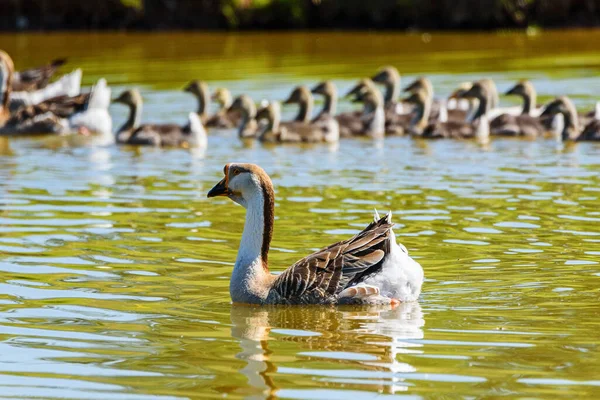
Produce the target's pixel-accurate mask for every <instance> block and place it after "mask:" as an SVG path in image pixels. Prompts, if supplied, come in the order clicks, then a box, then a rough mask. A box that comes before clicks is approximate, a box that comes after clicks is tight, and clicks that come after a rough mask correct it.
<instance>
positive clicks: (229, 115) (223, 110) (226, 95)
mask: <svg viewBox="0 0 600 400" xmlns="http://www.w3.org/2000/svg"><path fill="white" fill-rule="evenodd" d="M210 99H211V100H213V101H216V102H217V103H218V104H219V110H218V111H217V113H216V114H215V115H213V116H212V117H211V118H210V119H211V120H212V119H216V122H212V121H210V120H209V121H208V122H207V124H208V125H207V126H213V125H214V126H218V127H222V128H227V129H231V128H235V127H236V126H238V125H239V123H240V119H241V114H240V113H239V112H233V111H229V107H231V104H232V102H233V100H232V98H231V92H230V91H229V90H228V89H227V88H217V89H215V91H214V93H213V94H212V95H211V96H210Z"/></svg>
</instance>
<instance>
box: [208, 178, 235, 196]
mask: <svg viewBox="0 0 600 400" xmlns="http://www.w3.org/2000/svg"><path fill="white" fill-rule="evenodd" d="M230 194H231V191H230V190H229V188H228V187H227V178H223V179H222V180H221V181H220V182H219V183H217V184H216V185H215V187H213V188H212V189H210V191H209V192H208V194H207V195H206V197H208V198H210V197H217V196H229V195H230Z"/></svg>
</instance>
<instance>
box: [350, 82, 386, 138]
mask: <svg viewBox="0 0 600 400" xmlns="http://www.w3.org/2000/svg"><path fill="white" fill-rule="evenodd" d="M352 101H353V102H355V103H359V102H360V103H362V104H363V111H362V114H361V116H360V119H361V122H362V129H361V130H360V135H361V136H368V137H371V138H374V139H381V138H383V137H384V136H385V134H386V119H385V111H384V100H383V96H382V95H381V92H380V91H379V89H377V87H375V85H368V84H366V85H364V87H363V88H362V90H360V91H359V92H357V93H356V94H355V97H354V99H353V100H352Z"/></svg>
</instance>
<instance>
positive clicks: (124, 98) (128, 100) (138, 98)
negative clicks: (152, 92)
mask: <svg viewBox="0 0 600 400" xmlns="http://www.w3.org/2000/svg"><path fill="white" fill-rule="evenodd" d="M142 101H143V100H142V95H141V94H140V92H139V90H137V89H128V90H126V91H124V92H123V93H121V94H120V95H119V97H117V98H116V99H114V100H113V103H121V104H125V105H126V106H129V107H139V106H141V105H142Z"/></svg>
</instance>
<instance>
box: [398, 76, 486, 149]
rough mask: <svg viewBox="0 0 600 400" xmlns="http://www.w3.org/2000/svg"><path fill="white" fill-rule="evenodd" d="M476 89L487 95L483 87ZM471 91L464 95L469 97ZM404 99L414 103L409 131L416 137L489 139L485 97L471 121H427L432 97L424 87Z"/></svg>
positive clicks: (482, 140)
mask: <svg viewBox="0 0 600 400" xmlns="http://www.w3.org/2000/svg"><path fill="white" fill-rule="evenodd" d="M477 86H478V88H477V89H476V90H478V91H481V92H482V93H483V94H482V96H487V94H486V93H485V88H483V87H479V85H477ZM472 95H473V94H472V93H469V91H467V92H465V94H464V96H467V97H470V96H472ZM406 101H408V102H410V103H413V104H414V105H415V109H416V112H415V117H414V118H413V120H412V121H411V127H410V133H411V134H412V135H414V136H416V137H422V138H425V139H442V138H452V139H476V140H477V141H478V142H480V143H487V142H488V141H489V122H488V119H487V112H486V111H487V110H486V107H487V97H486V100H485V101H484V102H483V103H480V107H482V109H481V110H478V112H477V114H478V115H477V116H476V117H475V118H474V119H473V121H457V120H449V121H440V120H438V121H435V122H433V123H430V122H429V113H430V112H431V103H432V99H431V96H430V94H429V93H428V92H427V91H426V90H424V89H418V90H416V91H414V92H413V93H412V94H411V95H410V96H409V97H408V98H407V99H406Z"/></svg>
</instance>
